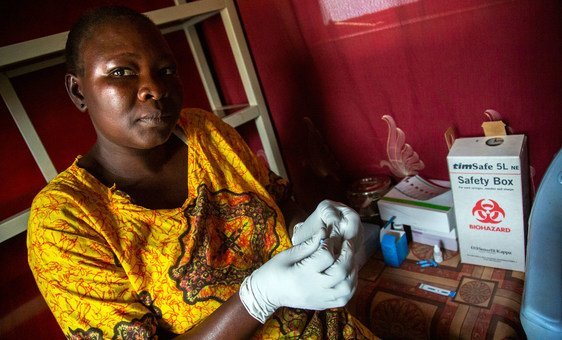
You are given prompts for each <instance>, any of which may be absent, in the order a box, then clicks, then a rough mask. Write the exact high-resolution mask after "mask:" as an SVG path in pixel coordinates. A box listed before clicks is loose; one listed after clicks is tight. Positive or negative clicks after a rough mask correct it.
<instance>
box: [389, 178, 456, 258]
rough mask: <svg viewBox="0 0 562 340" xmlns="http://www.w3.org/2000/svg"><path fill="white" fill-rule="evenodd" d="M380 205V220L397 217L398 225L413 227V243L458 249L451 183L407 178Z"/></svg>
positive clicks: (395, 221)
mask: <svg viewBox="0 0 562 340" xmlns="http://www.w3.org/2000/svg"><path fill="white" fill-rule="evenodd" d="M378 206H379V212H380V216H381V219H383V220H389V219H390V218H391V217H392V216H395V220H394V223H395V225H407V226H410V228H411V230H412V239H413V241H414V242H418V243H423V244H428V245H436V244H437V245H439V246H441V247H443V248H445V249H448V250H451V251H457V250H458V241H457V231H456V228H455V227H456V221H455V213H454V210H453V195H452V193H451V188H450V184H449V182H446V181H438V180H427V179H424V178H422V177H421V176H417V175H416V176H411V177H406V178H404V179H403V180H402V181H401V182H400V183H398V184H397V185H396V186H394V188H392V189H391V190H390V191H389V192H388V193H387V194H386V195H385V196H383V197H382V198H381V199H380V200H379V201H378Z"/></svg>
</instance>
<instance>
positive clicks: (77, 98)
mask: <svg viewBox="0 0 562 340" xmlns="http://www.w3.org/2000/svg"><path fill="white" fill-rule="evenodd" d="M64 85H65V87H66V92H67V93H68V95H69V96H70V99H71V100H72V102H73V103H74V105H75V106H76V108H78V110H80V111H82V112H86V110H87V109H88V107H87V106H86V101H85V99H84V95H83V94H82V90H81V89H80V79H78V77H77V76H75V75H74V74H71V73H67V74H66V75H65V77H64Z"/></svg>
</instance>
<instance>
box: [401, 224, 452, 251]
mask: <svg viewBox="0 0 562 340" xmlns="http://www.w3.org/2000/svg"><path fill="white" fill-rule="evenodd" d="M412 240H413V241H414V242H417V243H422V244H427V245H430V246H433V245H436V244H437V245H438V246H439V247H442V248H445V249H447V250H450V251H458V250H459V242H458V241H457V230H456V229H453V230H451V231H450V232H449V233H436V232H430V231H420V230H416V229H412Z"/></svg>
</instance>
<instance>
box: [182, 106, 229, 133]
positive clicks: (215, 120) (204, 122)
mask: <svg viewBox="0 0 562 340" xmlns="http://www.w3.org/2000/svg"><path fill="white" fill-rule="evenodd" d="M178 125H179V126H180V127H181V128H182V129H183V130H184V132H185V133H186V134H187V135H189V134H191V133H194V132H200V131H218V132H219V133H222V134H230V133H231V132H232V131H233V130H234V128H232V127H231V126H230V125H228V124H227V123H225V122H224V121H223V120H222V119H221V118H220V117H218V116H217V115H216V114H214V113H212V112H210V111H207V110H203V109H199V108H185V109H183V110H182V111H181V114H180V119H179V122H178Z"/></svg>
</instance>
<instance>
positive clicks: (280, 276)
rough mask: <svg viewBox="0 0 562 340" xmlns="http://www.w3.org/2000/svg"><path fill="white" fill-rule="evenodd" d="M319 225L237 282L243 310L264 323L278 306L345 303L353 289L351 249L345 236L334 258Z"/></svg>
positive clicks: (321, 306)
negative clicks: (239, 284) (239, 283)
mask: <svg viewBox="0 0 562 340" xmlns="http://www.w3.org/2000/svg"><path fill="white" fill-rule="evenodd" d="M328 240H329V232H328V230H327V229H326V228H322V229H320V230H319V231H317V232H316V233H315V234H313V235H312V237H311V238H309V239H308V240H306V241H304V242H302V243H300V244H298V245H296V246H294V247H292V248H290V249H287V250H285V251H283V252H281V253H279V254H277V255H276V256H274V257H273V258H272V259H271V260H269V261H268V262H267V263H265V264H264V265H263V266H261V267H260V268H258V269H257V270H255V271H254V272H253V273H252V274H251V275H250V276H248V277H247V278H246V279H245V280H244V282H242V285H241V286H240V292H239V295H240V300H241V301H242V303H243V304H244V307H246V310H247V311H248V312H249V313H250V314H251V315H252V316H253V317H254V318H255V319H257V320H259V321H260V322H262V323H264V322H265V320H267V318H268V317H269V316H270V315H271V314H273V312H275V310H276V309H277V308H279V307H282V306H285V307H292V308H302V309H311V310H323V309H327V308H335V307H342V306H344V305H345V304H346V303H347V302H348V301H349V299H351V297H352V296H353V293H354V292H355V287H356V284H357V271H356V268H355V265H354V261H353V250H352V248H351V244H350V242H349V241H347V240H345V241H344V242H343V244H342V249H341V251H340V253H339V255H338V257H337V258H334V255H333V252H332V251H331V249H330V248H331V247H330V246H329V244H327V241H328Z"/></svg>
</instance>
